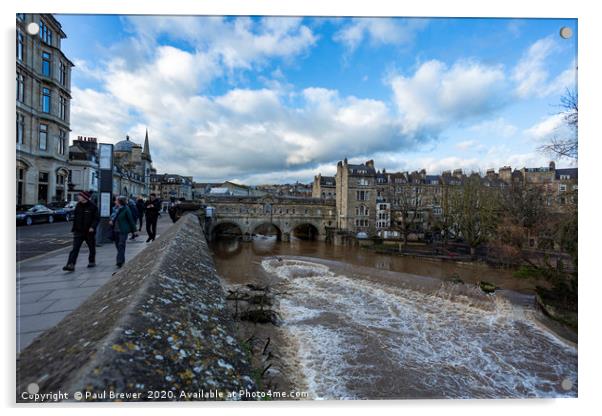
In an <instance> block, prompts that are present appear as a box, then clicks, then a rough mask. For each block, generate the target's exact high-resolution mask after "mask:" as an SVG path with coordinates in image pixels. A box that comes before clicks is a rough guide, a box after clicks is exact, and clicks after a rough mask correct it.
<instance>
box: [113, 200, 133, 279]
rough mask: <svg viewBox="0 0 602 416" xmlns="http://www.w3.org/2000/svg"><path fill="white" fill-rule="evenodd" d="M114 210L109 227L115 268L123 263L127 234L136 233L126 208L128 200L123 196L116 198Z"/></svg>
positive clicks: (130, 215)
mask: <svg viewBox="0 0 602 416" xmlns="http://www.w3.org/2000/svg"><path fill="white" fill-rule="evenodd" d="M116 202H117V203H116V204H115V209H114V211H113V214H111V220H110V221H109V225H110V226H111V227H112V230H113V241H114V242H115V247H116V248H117V262H116V265H117V267H121V266H123V263H125V246H126V242H127V239H128V234H129V233H133V232H135V231H136V223H135V222H134V217H133V216H132V212H131V211H130V208H129V206H128V200H127V198H126V197H125V196H119V197H117V200H116Z"/></svg>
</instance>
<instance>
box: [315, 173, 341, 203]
mask: <svg viewBox="0 0 602 416" xmlns="http://www.w3.org/2000/svg"><path fill="white" fill-rule="evenodd" d="M336 193H337V184H336V180H335V177H334V176H322V174H320V173H318V174H317V175H316V176H314V182H313V184H312V192H311V196H312V198H322V199H329V200H334V199H336Z"/></svg>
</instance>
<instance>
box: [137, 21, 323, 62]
mask: <svg viewBox="0 0 602 416" xmlns="http://www.w3.org/2000/svg"><path fill="white" fill-rule="evenodd" d="M127 22H128V23H129V24H130V26H131V27H130V31H131V32H133V33H134V34H135V35H136V36H138V37H139V38H140V39H141V40H142V43H143V44H145V45H146V44H153V42H155V40H156V38H157V37H158V36H159V35H166V36H168V37H170V38H171V39H175V40H183V41H186V42H188V43H189V44H190V45H191V46H192V47H193V48H194V49H196V50H197V51H200V52H202V53H203V54H206V55H207V56H209V57H210V58H211V59H213V60H218V61H219V62H220V63H221V64H222V65H224V66H225V67H226V68H227V69H229V70H234V69H240V68H245V69H251V68H252V67H253V66H254V65H257V64H261V63H262V62H263V61H265V60H266V59H267V58H273V57H279V58H284V59H289V58H291V57H294V56H298V55H299V54H302V53H304V52H306V51H307V50H308V49H309V48H310V47H311V46H312V45H314V44H315V42H316V41H317V37H316V36H315V35H314V34H313V32H312V31H311V29H310V28H309V27H307V26H306V25H304V24H303V20H302V19H301V18H298V17H278V18H275V17H264V18H262V19H252V18H249V17H237V18H228V17H204V18H202V19H200V18H198V17H196V16H180V17H172V16H128V17H127Z"/></svg>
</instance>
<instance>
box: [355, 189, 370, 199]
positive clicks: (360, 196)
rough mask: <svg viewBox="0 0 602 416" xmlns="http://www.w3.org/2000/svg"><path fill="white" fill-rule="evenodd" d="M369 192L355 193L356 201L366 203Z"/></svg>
mask: <svg viewBox="0 0 602 416" xmlns="http://www.w3.org/2000/svg"><path fill="white" fill-rule="evenodd" d="M369 195H370V192H368V191H356V199H357V200H358V201H367V200H368V199H370V198H369Z"/></svg>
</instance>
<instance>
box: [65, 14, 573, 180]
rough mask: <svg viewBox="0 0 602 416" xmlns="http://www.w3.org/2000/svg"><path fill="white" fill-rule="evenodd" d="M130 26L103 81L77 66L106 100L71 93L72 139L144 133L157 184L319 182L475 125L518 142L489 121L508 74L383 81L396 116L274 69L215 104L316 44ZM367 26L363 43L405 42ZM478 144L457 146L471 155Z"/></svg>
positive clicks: (170, 25) (257, 31)
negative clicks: (352, 162) (345, 166)
mask: <svg viewBox="0 0 602 416" xmlns="http://www.w3.org/2000/svg"><path fill="white" fill-rule="evenodd" d="M128 19H129V20H128V22H129V23H130V24H131V31H132V33H134V34H135V37H134V38H130V39H128V40H127V41H126V42H125V43H124V44H123V45H122V47H123V48H124V49H123V51H122V52H123V53H128V54H126V55H124V54H123V53H120V54H118V55H116V56H114V57H112V59H111V61H109V62H106V64H105V66H103V67H102V68H100V69H101V70H98V68H92V69H91V68H89V67H88V66H87V65H86V63H85V62H82V63H81V64H82V67H83V68H84V69H85V70H86V71H87V72H89V73H91V74H93V77H94V78H95V80H97V81H98V83H99V84H100V85H101V86H102V89H101V90H100V91H94V90H92V89H79V88H77V86H74V87H73V101H72V120H73V122H72V129H73V136H77V135H95V136H98V137H99V138H101V139H103V140H105V141H110V142H116V141H118V140H121V139H122V138H123V137H124V136H125V134H128V133H129V134H130V135H131V136H132V138H133V140H135V141H138V142H141V141H142V138H143V135H144V131H145V128H146V127H148V129H149V135H150V141H151V151H152V154H153V160H154V162H155V166H156V167H157V168H158V169H159V170H160V171H161V172H173V173H182V174H186V175H193V176H194V177H195V178H196V179H198V180H222V179H234V178H238V179H241V180H244V181H247V182H248V183H262V182H269V181H273V182H282V181H289V180H290V179H292V178H294V175H299V177H302V178H311V176H313V174H314V173H316V172H317V171H318V170H321V171H322V172H324V173H325V174H326V173H327V172H330V171H331V170H328V169H332V168H328V166H331V167H333V166H334V162H336V160H338V159H341V158H343V157H349V158H350V159H352V158H354V157H355V158H357V157H359V155H367V157H365V158H362V160H367V159H369V158H370V155H375V154H379V155H403V154H405V153H402V151H407V150H411V149H413V148H414V147H415V145H416V144H417V143H421V142H424V141H426V140H430V139H436V138H438V137H439V135H440V134H441V133H442V132H443V131H444V130H445V129H446V128H449V127H453V126H460V127H463V126H465V125H466V124H467V123H476V124H473V131H477V132H479V133H483V134H486V133H487V132H496V134H498V135H499V136H500V137H510V136H512V135H513V134H515V133H516V128H515V127H514V126H512V125H511V124H510V123H508V122H507V121H506V120H504V119H502V118H498V119H494V120H485V121H483V120H484V118H485V117H487V116H489V115H491V114H492V113H494V112H495V111H496V110H498V109H499V108H501V107H502V106H504V105H506V104H507V102H508V101H507V99H508V93H507V92H506V91H507V90H508V88H507V87H508V82H507V77H506V75H505V73H504V69H503V68H502V67H501V66H493V65H485V64H483V63H480V62H476V61H470V60H461V61H458V62H456V63H455V64H453V65H451V66H448V65H446V64H444V63H442V62H440V61H437V60H431V61H427V62H425V63H423V64H422V65H420V66H419V67H418V68H417V69H416V71H415V72H414V73H413V74H410V75H407V76H404V75H393V76H391V77H390V78H389V79H388V80H387V82H388V83H389V85H390V87H391V90H392V95H393V100H392V104H391V103H387V102H385V101H382V100H376V99H369V98H358V97H354V96H351V95H341V94H340V93H339V92H338V91H337V90H333V89H328V88H322V87H308V88H305V89H302V90H298V89H295V87H294V86H293V85H290V84H288V83H287V81H286V78H285V76H284V74H283V72H282V70H281V69H280V68H279V67H278V68H277V69H275V70H274V69H272V68H270V72H271V75H270V76H268V75H265V74H263V73H262V76H261V78H259V79H258V80H259V81H260V83H261V85H263V87H256V88H254V89H249V88H232V89H230V90H227V91H225V92H220V93H218V94H215V95H209V94H208V92H207V89H206V87H207V86H208V85H210V83H211V82H212V81H213V80H214V79H215V78H216V77H221V76H227V77H236V76H239V75H240V73H241V72H242V73H244V72H245V71H247V70H249V69H252V70H256V69H258V70H261V67H262V66H263V65H264V64H265V63H266V62H267V60H268V59H271V58H281V59H282V60H287V59H291V58H293V57H299V56H302V55H303V53H305V52H306V51H307V50H308V48H310V47H311V46H312V45H313V44H314V43H315V41H316V39H317V36H316V35H314V34H313V33H312V32H311V30H310V29H309V28H308V27H306V26H305V25H303V21H302V20H301V19H296V18H290V19H262V20H260V21H256V20H254V19H248V18H236V19H230V18H228V19H224V18H207V19H195V18H171V17H169V18H166V17H149V16H145V17H144V18H141V17H140V18H139V17H130V18H128ZM376 20H377V21H378V22H380V23H378V24H383V23H382V22H381V19H376ZM201 21H202V24H200V23H199V22H201ZM360 21H362V22H363V21H364V19H361V20H360ZM366 22H368V23H362V25H364V26H362V27H363V28H362V29H361V33H362V34H361V39H368V40H369V41H370V42H375V43H404V42H406V41H405V40H403V39H402V38H395V36H399V35H391V34H388V33H385V32H382V31H381V29H378V28H376V27H374V26H373V25H374V24H375V23H374V22H371V21H370V20H367V21H366ZM352 23H353V22H352ZM355 23H358V22H355ZM355 23H353V24H355ZM394 23H395V24H398V23H399V21H397V20H395V21H394ZM385 24H389V23H385ZM158 36H167V37H170V38H173V39H178V40H180V41H183V42H185V43H187V44H188V45H187V46H190V47H184V46H181V42H179V43H177V45H178V47H175V46H165V45H158V44H157V37H158ZM354 45H356V46H357V43H355V44H354ZM354 47H355V46H354ZM124 51H127V52H124ZM130 57H131V59H129V58H130ZM132 61H135V62H132ZM278 64H280V62H278ZM76 70H77V67H76ZM266 72H267V71H266ZM91 76H92V75H91ZM562 77H566V78H568V75H562ZM563 79H564V78H563ZM468 130H470V128H469V129H468ZM468 138H471V136H470V135H469V136H468ZM477 143H478V142H477V141H475V140H473V141H471V142H465V143H458V144H457V146H458V149H460V150H463V149H468V148H470V147H471V146H472V145H473V144H475V145H476V144H477ZM391 152H395V153H391ZM510 156H511V155H510V154H509V153H508V152H504V154H503V155H499V158H498V156H496V155H487V157H486V158H485V159H484V160H481V159H479V160H476V159H461V158H454V157H451V158H444V159H441V160H439V159H437V158H416V159H414V160H412V162H411V163H406V162H405V161H404V160H403V159H401V158H400V157H401V156H395V157H393V156H391V157H389V158H387V157H388V156H383V158H382V160H383V164H382V166H385V167H391V169H394V168H395V166H402V165H403V164H405V165H403V166H415V168H423V167H425V168H427V169H429V171H436V170H437V169H439V170H440V169H441V168H442V167H444V166H445V167H446V168H454V167H468V168H470V167H475V168H477V167H479V168H482V167H483V164H484V163H485V162H487V163H490V162H493V161H497V160H503V158H504V157H508V158H510ZM387 161H390V162H391V163H384V162H387ZM500 163H503V164H505V163H508V162H500ZM487 167H489V166H487ZM310 173H311V174H310Z"/></svg>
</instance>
